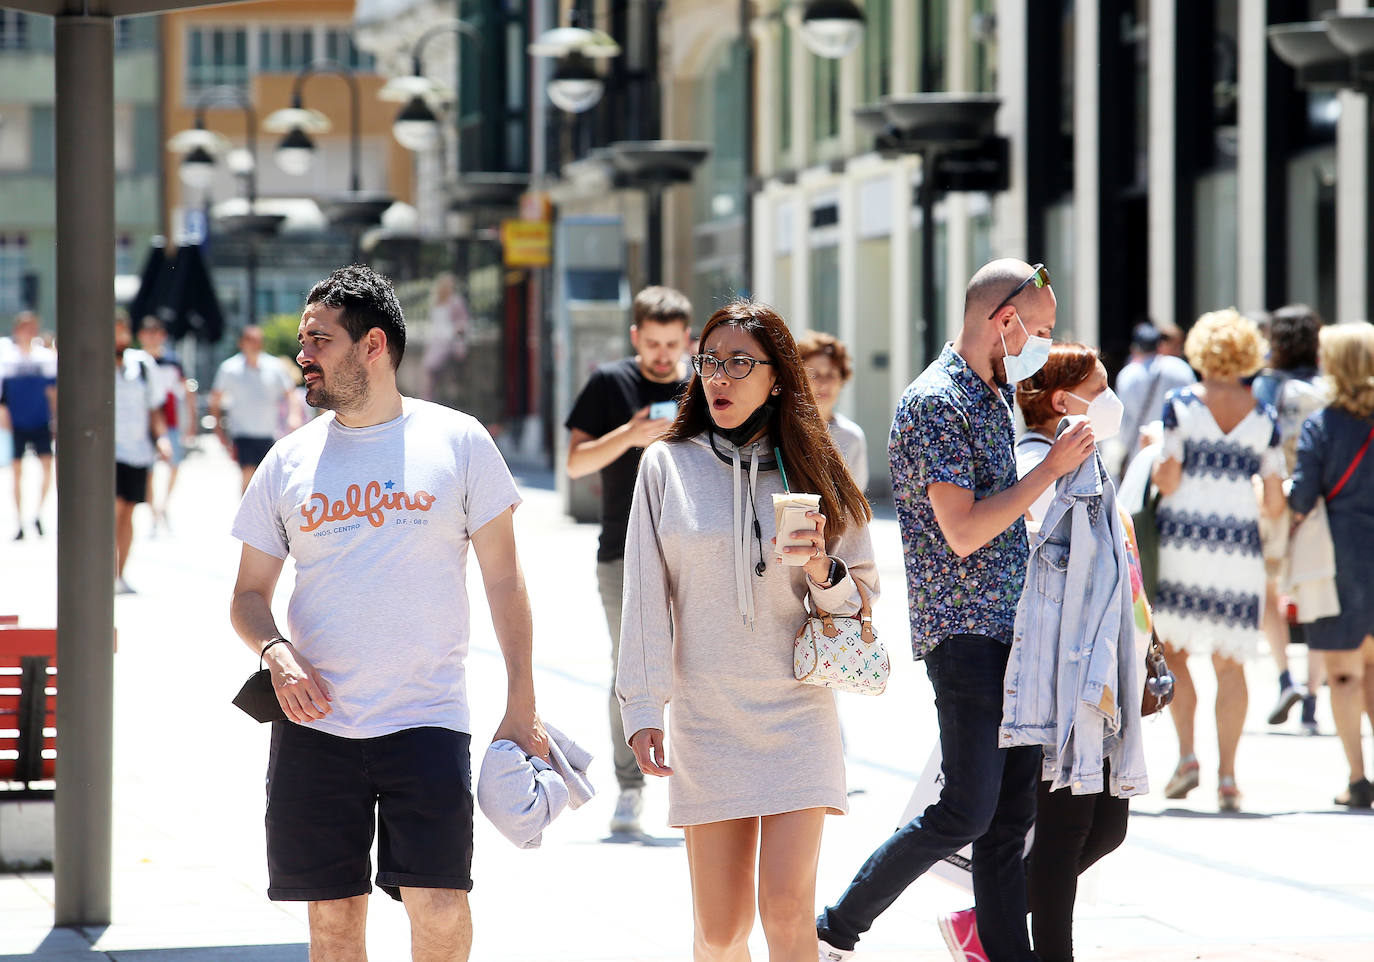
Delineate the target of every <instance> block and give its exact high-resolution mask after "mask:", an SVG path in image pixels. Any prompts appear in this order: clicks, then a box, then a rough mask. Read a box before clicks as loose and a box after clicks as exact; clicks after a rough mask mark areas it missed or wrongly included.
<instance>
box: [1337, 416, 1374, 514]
mask: <svg viewBox="0 0 1374 962" xmlns="http://www.w3.org/2000/svg"><path fill="white" fill-rule="evenodd" d="M1370 441H1374V428H1370V429H1369V434H1368V436H1366V437H1365V439H1364V444H1362V445H1360V450H1358V451H1356V452H1355V460H1353V461H1351V462H1350V467H1348V468H1346V469H1345V474H1343V475H1341V479H1340V480H1339V481H1337V482H1336V486H1335V487H1334V488H1332V489H1331V493H1330V494H1328V495H1327V496H1326V500H1327V501H1330V500H1331V499H1332V498H1334V497H1335V496H1336V495H1338V494H1340V493H1341V489H1342V488H1344V487H1345V483H1346V482H1347V481H1349V480H1350V476H1351V475H1352V474H1354V473H1355V469H1356V468H1358V467H1359V466H1360V462H1361V461H1363V460H1364V453H1365V452H1366V451H1368V450H1369V442H1370Z"/></svg>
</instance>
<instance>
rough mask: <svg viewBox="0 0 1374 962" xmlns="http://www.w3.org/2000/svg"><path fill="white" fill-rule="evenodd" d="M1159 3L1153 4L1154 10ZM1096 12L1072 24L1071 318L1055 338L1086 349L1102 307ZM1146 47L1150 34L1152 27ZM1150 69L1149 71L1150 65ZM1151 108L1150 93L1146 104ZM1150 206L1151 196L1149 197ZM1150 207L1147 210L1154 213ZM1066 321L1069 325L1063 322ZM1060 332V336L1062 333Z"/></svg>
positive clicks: (1081, 11) (1084, 6)
mask: <svg viewBox="0 0 1374 962" xmlns="http://www.w3.org/2000/svg"><path fill="white" fill-rule="evenodd" d="M1164 5H1166V4H1163V3H1152V4H1151V5H1150V10H1151V12H1152V13H1153V11H1155V10H1157V9H1158V8H1159V7H1161V6H1164ZM1100 30H1101V9H1100V8H1099V6H1098V5H1097V4H1096V3H1079V4H1077V5H1076V7H1075V20H1074V31H1073V32H1074V56H1073V70H1074V87H1073V93H1074V101H1073V119H1074V130H1073V267H1074V280H1073V288H1074V289H1073V302H1074V316H1073V317H1071V318H1060V321H1061V324H1060V326H1059V330H1058V331H1056V334H1057V335H1058V337H1059V338H1060V339H1061V340H1067V339H1068V338H1069V336H1070V333H1072V336H1073V337H1074V338H1075V339H1077V340H1079V341H1082V342H1084V343H1086V344H1097V343H1098V329H1099V326H1098V314H1099V311H1100V305H1101V290H1100V288H1101V274H1102V272H1101V261H1100V259H1099V257H1098V249H1099V246H1100V245H1101V243H1102V238H1101V223H1102V212H1101V207H1102V202H1101V195H1102V189H1101V182H1100V175H1099V155H1098V151H1099V149H1100V143H1099V142H1100V140H1101V124H1100V122H1099V97H1100V93H1101V89H1100V88H1101V82H1100V78H1099V73H1098V71H1099V66H1098V65H1099V63H1100V61H1101V55H1100V49H1099V48H1100V44H1099V32H1100ZM1150 39H1151V42H1153V40H1154V29H1153V26H1152V27H1151V33H1150ZM1151 69H1152V70H1153V69H1154V64H1153V60H1152V62H1151ZM1150 104H1151V108H1153V106H1154V97H1153V91H1151V98H1150ZM1150 199H1151V201H1153V200H1154V195H1153V194H1152V195H1151V198H1150ZM1154 209H1155V208H1154V206H1153V204H1152V205H1151V207H1150V210H1151V211H1152V212H1153V211H1154ZM1064 320H1069V321H1071V322H1072V323H1071V324H1069V325H1064V324H1062V321H1064ZM1061 332H1062V333H1061Z"/></svg>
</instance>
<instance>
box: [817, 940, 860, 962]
mask: <svg viewBox="0 0 1374 962" xmlns="http://www.w3.org/2000/svg"><path fill="white" fill-rule="evenodd" d="M853 955H854V950H853V949H837V948H835V946H833V945H831V944H830V943H829V942H827V941H826V940H825V939H817V940H816V956H817V959H818V962H844V960H845V959H848V958H852V957H853Z"/></svg>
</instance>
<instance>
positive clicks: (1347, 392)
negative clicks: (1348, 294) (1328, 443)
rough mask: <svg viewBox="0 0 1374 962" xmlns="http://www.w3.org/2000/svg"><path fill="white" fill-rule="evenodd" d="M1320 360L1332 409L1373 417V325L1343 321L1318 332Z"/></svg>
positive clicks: (1358, 415)
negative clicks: (1329, 393) (1319, 337)
mask: <svg viewBox="0 0 1374 962" xmlns="http://www.w3.org/2000/svg"><path fill="white" fill-rule="evenodd" d="M1320 358H1321V365H1322V370H1323V371H1324V372H1325V373H1326V383H1327V388H1328V390H1330V392H1331V406H1332V407H1334V408H1340V409H1341V410H1343V411H1349V412H1350V413H1351V414H1353V415H1355V416H1356V417H1361V418H1367V417H1370V416H1371V415H1374V324H1370V323H1369V322H1368V321H1345V322H1344V323H1341V324H1332V325H1330V326H1329V327H1324V328H1322V330H1321V348H1320Z"/></svg>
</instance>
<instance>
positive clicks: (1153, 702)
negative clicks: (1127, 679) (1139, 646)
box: [1140, 631, 1174, 717]
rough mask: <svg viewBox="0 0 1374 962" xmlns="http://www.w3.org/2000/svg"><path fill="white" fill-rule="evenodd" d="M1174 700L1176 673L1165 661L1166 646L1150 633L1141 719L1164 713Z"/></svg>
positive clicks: (1141, 701) (1141, 703)
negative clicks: (1165, 708) (1156, 713)
mask: <svg viewBox="0 0 1374 962" xmlns="http://www.w3.org/2000/svg"><path fill="white" fill-rule="evenodd" d="M1173 700H1174V673H1173V672H1172V671H1170V670H1169V663H1168V662H1167V661H1165V660H1164V646H1163V645H1161V644H1160V643H1159V636H1158V635H1156V634H1155V633H1154V632H1153V631H1151V632H1150V647H1149V649H1148V650H1147V651H1146V652H1145V691H1144V692H1143V693H1142V694H1141V698H1140V714H1141V717H1145V716H1146V715H1153V714H1154V713H1155V712H1158V711H1162V710H1163V709H1164V707H1165V706H1166V705H1168V704H1169V702H1171V701H1173Z"/></svg>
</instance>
